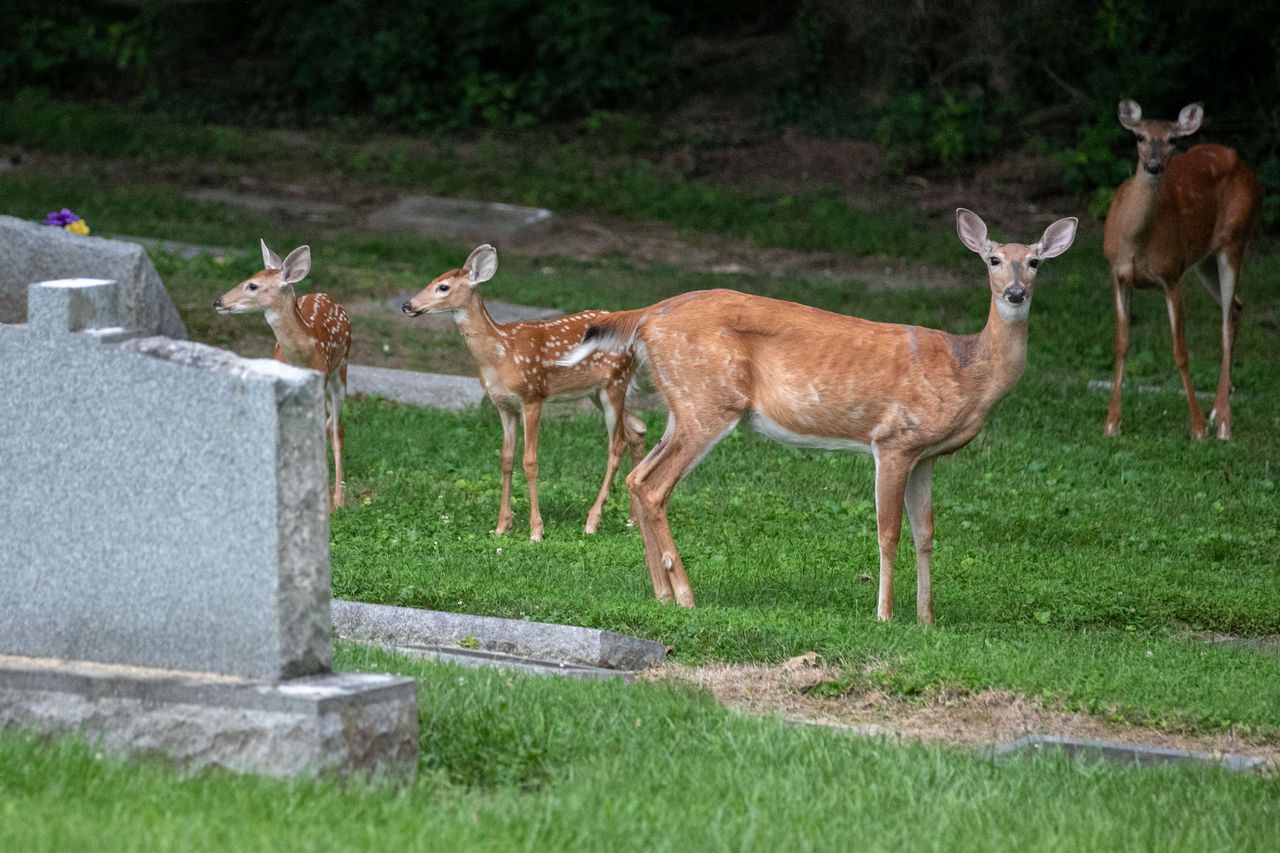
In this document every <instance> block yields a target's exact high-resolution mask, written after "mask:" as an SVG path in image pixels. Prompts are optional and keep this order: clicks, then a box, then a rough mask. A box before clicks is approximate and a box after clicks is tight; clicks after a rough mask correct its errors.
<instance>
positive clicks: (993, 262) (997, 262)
mask: <svg viewBox="0 0 1280 853" xmlns="http://www.w3.org/2000/svg"><path fill="white" fill-rule="evenodd" d="M991 266H993V267H998V266H1000V259H999V258H992V259H991Z"/></svg>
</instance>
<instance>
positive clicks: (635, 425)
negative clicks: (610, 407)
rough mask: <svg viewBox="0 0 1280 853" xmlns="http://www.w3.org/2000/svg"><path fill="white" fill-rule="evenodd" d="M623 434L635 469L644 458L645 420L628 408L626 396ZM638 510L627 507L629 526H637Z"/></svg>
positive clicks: (623, 410) (624, 399)
mask: <svg viewBox="0 0 1280 853" xmlns="http://www.w3.org/2000/svg"><path fill="white" fill-rule="evenodd" d="M622 430H623V432H622V434H623V436H624V437H625V438H626V440H627V446H629V447H630V448H631V470H633V471H634V470H635V469H636V468H638V467H639V466H640V460H642V459H644V433H645V426H644V421H642V420H640V419H639V418H638V417H636V416H635V415H634V414H632V413H631V412H629V411H628V410H627V408H626V398H625V397H624V398H623V408H622ZM628 504H630V501H628ZM635 525H636V510H635V506H633V505H630V506H628V509H627V527H635Z"/></svg>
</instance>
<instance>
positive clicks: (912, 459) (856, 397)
mask: <svg viewBox="0 0 1280 853" xmlns="http://www.w3.org/2000/svg"><path fill="white" fill-rule="evenodd" d="M956 230H957V231H958V233H959V235H960V239H961V241H963V243H964V244H965V245H966V246H968V247H969V248H970V249H971V250H972V251H974V252H976V253H977V254H978V255H979V256H980V257H981V258H982V260H983V262H984V264H986V266H987V275H988V283H989V286H990V290H991V307H990V310H989V311H988V313H987V324H986V327H985V328H984V329H983V330H982V331H981V332H980V333H978V334H976V335H952V334H949V333H947V332H942V331H937V330H934V329H925V328H921V327H919V326H903V325H896V324H889V323H873V322H869V321H867V320H860V319H857V318H855V317H848V316H845V315H842V314H832V313H830V312H827V311H820V310H818V309H816V308H810V307H807V306H804V305H797V304H795V303H793V302H781V301H779V300H776V299H766V298H764V297H761V296H750V295H747V294H744V293H736V292H734V291H731V290H711V291H702V292H697V293H686V294H683V295H681V296H675V297H672V298H671V299H667V300H665V301H663V302H659V303H658V304H656V305H653V306H651V307H649V308H642V309H640V310H638V311H623V312H619V313H617V314H611V315H609V316H607V317H599V318H596V319H594V320H592V321H591V323H590V328H588V330H587V334H586V336H585V337H584V340H583V343H582V344H581V345H580V346H578V347H577V348H575V349H574V351H573V352H572V353H571V354H570V355H569V357H568V358H567V359H565V362H564V363H566V364H573V363H577V362H580V361H581V360H582V359H585V358H591V357H594V356H595V354H597V353H599V352H602V351H603V352H615V353H637V354H639V353H643V356H644V359H645V360H646V362H647V363H648V366H649V375H650V377H651V379H652V381H653V384H654V385H655V386H656V388H657V390H658V392H659V393H660V394H661V395H662V397H663V398H664V399H665V400H666V403H667V406H668V408H669V409H670V415H669V418H668V420H667V429H666V433H665V434H664V435H663V436H662V439H661V440H660V441H659V442H658V443H657V444H656V445H654V447H653V449H652V450H651V451H649V455H648V456H646V457H645V459H644V461H642V462H641V463H640V465H639V466H638V467H637V468H635V469H634V470H633V471H632V472H631V474H630V475H629V476H628V477H627V488H628V489H629V490H630V491H631V506H632V509H633V510H634V512H635V515H636V520H637V523H638V524H639V526H640V532H641V534H642V535H643V537H644V549H645V559H646V562H647V563H648V567H649V575H650V579H651V580H652V582H653V591H654V594H655V595H657V597H658V598H659V599H660V600H662V601H670V600H671V599H672V598H674V599H675V600H676V601H677V602H679V603H680V604H681V605H684V606H685V607H692V606H693V590H692V588H691V587H690V585H689V578H688V576H687V575H686V574H685V570H684V565H683V563H682V562H681V560H680V554H679V552H678V551H677V550H676V545H675V540H674V539H673V538H672V536H671V528H670V526H669V524H668V522H667V502H668V501H669V500H670V498H671V492H672V490H673V489H674V488H675V486H676V484H677V483H678V482H680V480H681V479H682V478H683V477H684V476H685V475H686V474H688V473H689V472H690V471H691V470H692V469H693V468H694V466H696V465H697V464H698V462H699V461H701V460H702V458H703V457H704V456H706V454H707V453H708V452H709V451H710V450H711V448H712V447H714V446H715V445H716V443H717V442H719V441H720V440H721V439H723V438H724V437H725V436H726V435H728V434H729V433H730V432H732V431H733V429H734V428H735V427H736V426H737V424H738V422H739V421H740V420H741V419H742V418H743V417H748V418H750V419H751V421H752V425H753V426H754V427H755V428H756V429H757V430H758V431H760V432H761V433H763V434H764V435H766V436H768V437H770V438H773V439H775V440H777V441H781V442H784V443H787V444H795V445H799V446H801V447H815V448H821V449H825V450H856V451H861V452H863V453H870V454H871V455H872V457H873V458H874V459H875V466H876V484H875V494H876V523H877V527H878V529H879V545H880V589H879V598H878V604H877V608H876V613H877V615H878V617H879V618H880V619H889V618H891V617H892V615H893V560H894V555H895V554H896V553H897V549H898V537H899V534H900V531H901V527H902V510H903V504H904V501H905V504H906V510H907V516H908V518H909V519H910V521H911V532H912V535H913V537H914V539H915V546H916V614H917V616H918V617H919V619H920V621H922V622H925V623H932V622H933V592H932V587H931V583H930V576H929V571H930V560H931V556H932V553H933V499H932V489H933V462H934V460H935V459H936V458H937V457H939V456H942V455H945V454H947V453H953V452H955V451H956V450H959V449H960V448H961V447H963V446H964V445H966V444H967V443H969V441H971V440H972V439H973V437H974V436H976V435H977V434H978V432H979V430H981V429H982V425H983V423H985V421H986V419H987V415H988V413H990V411H991V409H992V408H993V407H994V406H995V405H996V403H998V402H999V401H1000V399H1001V398H1003V397H1004V396H1005V395H1006V394H1008V393H1009V391H1010V390H1011V389H1012V388H1013V386H1014V385H1015V384H1017V382H1018V379H1019V377H1021V376H1022V370H1023V367H1024V366H1025V365H1026V359H1027V317H1028V314H1029V312H1030V309H1031V298H1032V295H1033V292H1034V288H1035V281H1036V271H1037V269H1038V268H1039V265H1040V263H1041V262H1042V261H1044V260H1046V259H1048V258H1053V257H1056V256H1058V255H1060V254H1062V253H1063V252H1064V251H1066V250H1067V248H1068V247H1069V246H1070V245H1071V242H1072V240H1073V239H1075V233H1076V220H1075V219H1074V218H1073V219H1060V220H1058V221H1057V222H1055V223H1053V224H1052V225H1050V226H1049V227H1048V229H1047V230H1046V231H1045V232H1044V235H1043V236H1042V237H1041V238H1040V240H1039V241H1038V242H1036V243H1033V244H1032V245H1030V246H1024V245H1021V244H1018V243H1003V244H1001V243H994V242H992V241H991V240H989V239H987V227H986V225H984V224H983V222H982V220H981V219H979V218H978V217H977V215H975V214H973V213H971V212H969V211H967V210H964V209H960V210H958V211H957V212H956Z"/></svg>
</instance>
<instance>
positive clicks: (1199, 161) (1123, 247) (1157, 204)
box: [1103, 98, 1262, 440]
mask: <svg viewBox="0 0 1280 853" xmlns="http://www.w3.org/2000/svg"><path fill="white" fill-rule="evenodd" d="M1119 113H1120V124H1122V125H1123V126H1124V127H1125V128H1127V129H1128V130H1131V131H1133V134H1134V136H1135V137H1136V138H1137V141H1138V169H1137V173H1136V174H1134V176H1133V177H1132V178H1130V179H1129V180H1127V181H1125V182H1124V183H1123V184H1121V185H1120V189H1118V190H1116V194H1115V197H1114V198H1113V199H1112V200H1111V208H1110V210H1108V211H1107V224H1106V228H1105V232H1104V236H1103V251H1104V252H1105V253H1106V256H1107V261H1108V263H1110V265H1111V282H1112V287H1113V290H1114V296H1115V309H1116V369H1115V374H1114V376H1113V377H1112V380H1111V404H1110V406H1108V407H1107V425H1106V434H1107V435H1115V434H1117V433H1118V432H1120V395H1121V386H1122V385H1123V384H1124V360H1125V356H1126V355H1127V354H1128V351H1129V304H1130V298H1131V296H1132V294H1133V288H1135V287H1159V288H1161V289H1163V290H1164V299H1165V305H1166V307H1167V308H1168V311H1169V327H1170V329H1171V330H1172V332H1173V360H1174V363H1176V364H1177V365H1178V372H1179V373H1181V375H1182V387H1183V389H1184V390H1185V391H1186V394H1187V406H1188V407H1189V408H1190V410H1191V435H1192V436H1193V437H1194V438H1196V439H1197V440H1203V439H1204V437H1205V418H1204V415H1203V414H1202V413H1201V411H1200V406H1199V405H1198V404H1197V403H1196V391H1195V387H1194V386H1193V385H1192V384H1191V370H1190V367H1189V364H1188V358H1187V340H1186V327H1185V320H1184V318H1183V300H1182V275H1183V273H1185V272H1186V271H1187V270H1188V269H1192V268H1194V269H1195V271H1196V274H1197V276H1198V277H1199V279H1200V281H1201V283H1203V284H1204V286H1205V289H1206V290H1208V291H1209V294H1210V295H1211V296H1212V297H1213V299H1214V301H1215V302H1217V303H1218V305H1219V306H1221V308H1222V368H1221V370H1220V371H1219V375H1218V393H1217V396H1216V397H1215V398H1214V403H1213V409H1212V410H1211V411H1210V412H1209V420H1210V421H1215V420H1216V421H1217V424H1218V438H1220V439H1224V440H1225V439H1229V438H1231V351H1232V349H1233V348H1234V346H1235V338H1236V330H1237V329H1238V328H1239V326H1240V313H1241V311H1242V310H1243V308H1244V303H1243V302H1242V301H1241V300H1240V296H1239V286H1240V267H1241V265H1242V263H1243V261H1244V250H1245V247H1246V246H1248V244H1249V238H1250V237H1251V236H1252V235H1253V231H1254V228H1255V226H1256V225H1257V223H1258V217H1259V214H1260V213H1261V211H1262V186H1261V185H1260V184H1259V183H1258V179H1257V177H1255V176H1254V174H1253V170H1252V169H1250V168H1249V166H1248V164H1246V163H1245V162H1244V160H1243V159H1241V157H1240V155H1239V154H1237V153H1236V152H1235V150H1234V149H1232V148H1227V147H1225V146H1222V145H1195V146H1193V147H1191V148H1190V149H1188V150H1187V152H1186V153H1185V154H1181V155H1179V156H1176V157H1175V156H1174V155H1175V154H1176V153H1177V152H1176V150H1175V147H1174V146H1175V143H1176V141H1177V140H1178V139H1180V138H1182V137H1184V136H1189V135H1191V134H1192V133H1195V132H1196V131H1197V130H1198V129H1199V128H1200V122H1201V120H1202V119H1203V118H1204V108H1203V107H1202V106H1201V105H1200V104H1190V105H1188V106H1186V107H1183V108H1182V112H1181V113H1179V114H1178V120H1177V121H1157V120H1153V119H1147V120H1143V118H1142V108H1141V107H1139V106H1138V104H1137V103H1136V102H1134V101H1131V100H1128V99H1127V98H1126V99H1125V100H1123V101H1121V102H1120V109H1119Z"/></svg>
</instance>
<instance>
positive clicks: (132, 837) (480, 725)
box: [0, 644, 1280, 851]
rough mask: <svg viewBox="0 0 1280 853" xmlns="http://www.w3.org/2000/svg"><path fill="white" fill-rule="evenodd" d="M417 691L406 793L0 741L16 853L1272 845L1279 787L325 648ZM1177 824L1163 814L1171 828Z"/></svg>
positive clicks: (691, 696)
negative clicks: (957, 746) (414, 753)
mask: <svg viewBox="0 0 1280 853" xmlns="http://www.w3.org/2000/svg"><path fill="white" fill-rule="evenodd" d="M337 663H338V665H339V666H340V667H342V668H347V669H353V668H354V669H370V670H377V671H387V670H392V671H396V672H401V673H404V674H408V675H413V676H415V677H416V678H417V679H418V695H419V700H420V703H421V729H420V731H421V746H422V755H421V758H420V764H419V776H418V779H417V781H416V782H414V783H413V784H411V785H407V786H404V787H400V788H394V789H393V788H387V787H383V786H380V785H373V786H366V785H362V784H347V785H338V784H333V783H329V782H311V781H305V780H295V781H287V782H286V781H275V780H267V779H253V778H244V777H234V776H230V775H227V774H223V773H218V772H209V773H202V774H198V775H196V776H194V777H191V778H181V777H179V776H177V775H176V774H174V773H173V772H172V771H171V770H170V769H168V768H167V767H165V766H164V765H163V763H161V762H153V761H135V762H121V761H119V760H116V759H112V758H104V757H101V756H100V755H99V754H97V753H96V752H95V750H94V749H92V748H91V747H88V746H85V745H83V744H81V743H78V742H75V741H60V742H53V743H50V742H48V741H47V740H44V739H30V738H26V737H23V736H20V735H16V734H14V733H6V734H3V735H0V816H3V819H2V820H0V844H2V845H3V846H4V847H5V849H14V850H19V849H20V850H32V851H41V850H65V849H84V848H87V847H90V846H92V847H93V848H94V849H97V850H170V849H183V850H189V849H190V850H200V849H218V850H224V849H271V850H314V849H338V850H367V849H415V850H416V849H422V850H456V849H493V850H513V849H522V850H565V849H573V850H689V849H721V848H733V849H759V850H774V849H782V848H786V849H801V850H824V849H844V848H846V847H848V845H849V843H850V841H849V840H850V839H857V841H856V844H857V846H858V847H859V849H867V850H890V849H895V850H896V849H901V848H902V846H903V845H904V844H908V845H909V846H911V847H912V848H913V849H925V850H975V851H976V850H990V849H993V848H999V849H1035V850H1080V849H1188V850H1192V849H1194V850H1203V849H1233V850H1265V849H1269V848H1270V846H1271V845H1272V843H1273V840H1274V838H1275V836H1276V834H1277V833H1278V832H1280V809H1277V807H1276V803H1277V802H1278V801H1280V788H1278V787H1277V786H1278V785H1280V779H1277V778H1276V777H1274V776H1271V777H1268V776H1262V775H1259V774H1238V773H1230V772H1227V771H1223V770H1220V769H1216V768H1197V767H1167V768H1156V769H1148V770H1130V769H1121V768H1116V767H1106V766H1090V765H1085V764H1080V763H1074V762H1070V761H1065V760H1061V759H1057V758H1053V757H1042V758H1036V759H1030V760H1026V761H1014V762H1010V763H1006V764H995V763H993V762H992V761H991V760H990V759H988V758H985V757H983V756H981V755H977V754H973V753H965V752H961V751H958V750H953V749H949V748H946V747H940V746H923V745H918V744H914V745H913V744H905V745H904V744H897V743H893V742H891V741H887V740H884V739H879V738H862V737H851V736H849V735H845V734H840V733H835V732H830V731H824V730H815V729H810V728H803V727H800V728H797V727H793V726H787V725H784V724H782V723H781V722H780V721H778V720H774V719H762V718H752V717H748V716H744V715H740V714H736V713H733V712H730V711H726V710H724V709H722V708H720V707H719V706H717V705H716V704H715V703H714V702H713V701H711V700H710V698H709V697H708V696H707V695H706V694H703V693H699V692H696V691H691V690H688V689H685V688H679V687H673V686H670V685H661V684H659V685H652V684H638V685H633V686H626V685H622V684H618V683H602V682H575V681H566V680H561V679H540V678H534V677H523V676H517V675H512V674H509V673H501V672H493V671H476V670H464V669H460V668H458V667H454V666H448V665H438V664H431V663H425V662H415V661H410V660H407V659H405V658H401V657H396V656H392V655H388V654H385V653H379V652H377V651H373V650H370V649H367V648H364V647H358V646H352V645H348V644H340V645H339V647H338V655H337ZM1174 816H1176V819H1175V817H1174Z"/></svg>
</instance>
